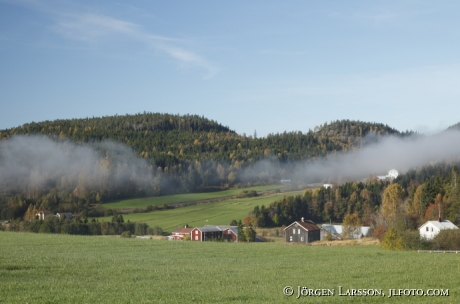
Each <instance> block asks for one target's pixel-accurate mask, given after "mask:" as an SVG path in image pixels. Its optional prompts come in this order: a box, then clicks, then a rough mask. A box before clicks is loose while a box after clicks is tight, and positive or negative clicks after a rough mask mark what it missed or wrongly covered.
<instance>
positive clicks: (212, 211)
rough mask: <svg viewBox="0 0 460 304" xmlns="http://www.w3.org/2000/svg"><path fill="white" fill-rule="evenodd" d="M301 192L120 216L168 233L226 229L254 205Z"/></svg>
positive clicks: (105, 218)
mask: <svg viewBox="0 0 460 304" xmlns="http://www.w3.org/2000/svg"><path fill="white" fill-rule="evenodd" d="M300 193H302V192H301V191H296V192H286V193H276V194H271V195H267V196H259V197H252V198H242V199H229V200H224V201H220V202H215V203H207V204H199V205H193V206H187V207H181V208H175V209H169V210H165V211H154V212H149V213H134V214H126V215H123V218H124V220H125V221H128V220H130V221H131V222H144V223H147V224H148V225H149V226H150V227H154V226H159V227H161V228H162V229H163V230H164V231H167V232H171V231H173V230H174V229H176V228H178V227H183V226H184V225H185V224H189V225H190V226H203V225H228V224H230V222H231V220H233V219H234V220H239V219H243V218H244V217H245V216H247V215H248V213H249V211H251V210H253V209H254V207H255V206H257V205H259V206H260V205H265V206H267V205H268V204H270V203H272V202H274V201H275V200H277V199H281V198H282V197H283V196H284V195H296V194H300ZM111 218H112V217H110V216H109V217H102V218H99V219H98V220H99V221H110V220H111Z"/></svg>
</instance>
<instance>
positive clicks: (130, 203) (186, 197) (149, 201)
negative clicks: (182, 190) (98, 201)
mask: <svg viewBox="0 0 460 304" xmlns="http://www.w3.org/2000/svg"><path fill="white" fill-rule="evenodd" d="M283 188H285V186H283V185H268V186H258V187H250V188H244V189H243V188H242V189H233V190H225V191H216V192H203V193H187V194H176V195H165V196H152V197H143V198H134V199H125V200H120V201H115V202H111V203H106V204H103V205H102V206H103V207H104V208H108V209H109V208H110V209H126V208H145V207H147V206H151V205H157V206H163V205H164V204H167V205H169V204H177V203H185V202H195V201H201V200H207V199H214V198H222V197H227V196H234V195H237V194H238V192H241V191H243V190H248V191H249V190H255V191H267V190H276V189H283Z"/></svg>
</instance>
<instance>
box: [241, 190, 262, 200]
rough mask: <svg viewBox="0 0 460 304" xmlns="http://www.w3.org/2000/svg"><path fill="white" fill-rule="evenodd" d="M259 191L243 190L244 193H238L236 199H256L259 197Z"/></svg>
mask: <svg viewBox="0 0 460 304" xmlns="http://www.w3.org/2000/svg"><path fill="white" fill-rule="evenodd" d="M257 195H258V194H257V191H255V190H249V191H248V190H243V191H240V192H238V194H237V195H236V197H238V198H244V197H255V196H257Z"/></svg>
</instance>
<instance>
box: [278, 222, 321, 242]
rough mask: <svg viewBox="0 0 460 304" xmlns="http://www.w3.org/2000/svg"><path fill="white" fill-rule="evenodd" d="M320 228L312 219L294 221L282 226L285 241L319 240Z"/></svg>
mask: <svg viewBox="0 0 460 304" xmlns="http://www.w3.org/2000/svg"><path fill="white" fill-rule="evenodd" d="M320 231H321V229H320V228H319V227H318V226H317V225H316V224H315V223H313V222H312V221H310V220H306V221H305V220H304V218H303V217H302V218H301V220H300V221H295V222H294V223H292V224H290V225H289V226H287V227H286V228H284V235H285V237H286V242H287V243H293V242H295V243H311V242H314V241H319V240H320V238H321V236H320Z"/></svg>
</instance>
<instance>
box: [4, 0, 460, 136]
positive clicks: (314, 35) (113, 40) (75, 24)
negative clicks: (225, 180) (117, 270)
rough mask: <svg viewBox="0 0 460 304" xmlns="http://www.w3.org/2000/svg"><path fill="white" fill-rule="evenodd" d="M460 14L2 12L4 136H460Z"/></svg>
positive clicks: (443, 4)
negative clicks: (343, 130) (68, 131)
mask: <svg viewBox="0 0 460 304" xmlns="http://www.w3.org/2000/svg"><path fill="white" fill-rule="evenodd" d="M459 11H460V2H458V1H381V2H376V1H346V2H345V1H226V2H223V1H116V0H115V1H66V0H59V1H54V0H47V1H40V0H0V106H1V107H0V109H1V110H0V129H5V128H12V127H16V126H19V125H22V124H24V123H27V122H31V121H43V120H54V119H63V118H84V117H92V116H108V115H115V114H119V115H121V114H126V113H128V114H135V113H139V112H144V111H147V112H161V113H173V114H187V113H189V114H198V115H203V116H205V117H207V118H209V119H213V120H216V121H218V122H220V123H222V124H223V125H227V126H229V127H230V128H231V129H233V130H235V131H236V132H237V133H239V134H242V133H246V134H253V132H254V130H257V133H258V135H259V136H265V135H267V134H269V133H277V132H284V131H302V132H307V131H308V130H309V129H313V128H314V127H315V126H317V125H320V124H323V123H324V122H331V121H334V120H337V119H353V120H362V121H370V122H381V123H385V124H388V125H389V126H391V127H394V128H396V129H399V130H402V131H403V130H406V129H411V130H418V131H420V132H424V133H431V132H436V131H438V130H441V129H443V128H446V127H448V126H450V125H453V124H455V123H458V122H460V116H459V115H458V112H459V111H458V110H459V109H460V103H459V102H458V100H459V97H460V56H459V54H460V52H459V51H460V45H459V44H460V37H459V36H460V32H459V30H458V29H459V28H460V18H458V12H459Z"/></svg>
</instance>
